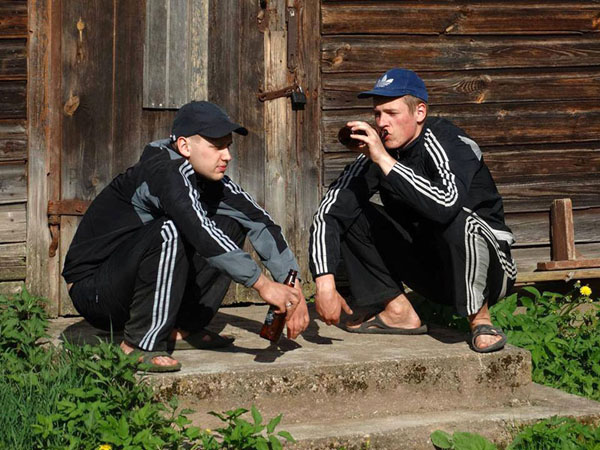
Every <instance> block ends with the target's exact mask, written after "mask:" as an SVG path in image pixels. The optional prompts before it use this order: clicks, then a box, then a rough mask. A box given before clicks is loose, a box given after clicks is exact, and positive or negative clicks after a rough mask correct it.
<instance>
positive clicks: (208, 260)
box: [63, 101, 308, 372]
mask: <svg viewBox="0 0 600 450" xmlns="http://www.w3.org/2000/svg"><path fill="white" fill-rule="evenodd" d="M233 132H235V133H238V134H241V135H244V136H245V135H247V134H248V130H246V128H244V127H242V126H241V125H239V124H236V123H234V122H232V121H231V120H230V119H229V117H228V116H227V114H226V113H225V112H224V111H223V110H222V109H221V108H219V107H218V106H217V105H214V104H212V103H209V102H205V101H201V102H191V103H188V104H186V105H184V106H183V107H181V109H180V110H179V111H178V112H177V115H176V117H175V120H174V122H173V127H172V134H171V137H170V139H165V140H161V141H156V142H152V143H150V144H149V145H147V146H146V148H145V149H144V152H143V154H142V156H141V158H140V161H139V162H138V163H137V164H136V165H134V166H133V167H130V168H129V169H127V171H126V172H125V173H123V174H120V175H118V176H117V177H116V178H115V179H114V180H113V181H112V182H111V183H110V184H109V185H108V186H107V187H106V188H105V189H104V190H103V191H102V192H101V193H100V194H99V195H98V197H97V198H96V199H95V200H94V201H93V202H92V204H91V205H90V207H89V209H88V211H87V212H86V214H85V216H84V217H83V220H82V221H81V224H80V225H79V228H78V229H77V233H76V234H75V237H74V239H73V242H72V243H71V246H70V248H69V252H68V253H67V257H66V260H65V267H64V270H63V276H64V278H65V281H66V282H67V283H68V288H69V293H70V296H71V298H72V300H73V304H74V306H75V308H76V309H77V311H79V313H80V314H81V315H82V316H83V317H85V318H86V319H87V320H88V321H89V322H90V323H91V324H92V325H94V326H95V327H97V328H100V329H104V330H111V329H112V330H120V329H123V330H124V336H125V339H124V341H123V342H122V343H121V348H122V349H123V351H124V352H125V353H131V352H133V351H135V352H138V353H139V355H140V360H141V361H142V362H143V367H142V368H143V369H144V370H147V371H156V372H164V371H175V370H179V368H180V367H181V364H180V363H179V362H177V361H176V360H175V359H173V358H172V357H170V356H169V354H168V353H166V350H167V349H172V348H174V349H191V348H216V347H223V346H226V345H229V344H230V343H231V342H232V339H230V338H225V337H222V336H219V335H217V334H215V333H210V332H208V331H207V330H204V327H205V326H206V325H207V324H208V323H209V322H210V321H211V319H212V318H213V316H214V315H215V314H216V311H217V309H218V308H219V306H220V304H221V302H222V300H223V298H224V296H225V293H226V291H227V289H228V286H229V284H230V282H231V279H233V280H235V281H236V282H238V283H242V284H244V285H245V286H247V287H252V288H254V289H255V290H256V291H257V292H258V294H259V295H260V296H261V297H262V298H263V299H264V300H265V301H266V302H267V303H269V304H270V305H275V306H276V307H277V310H278V312H281V313H286V314H287V317H286V320H287V329H288V337H290V338H292V339H294V338H296V337H297V336H298V335H299V334H300V333H301V332H302V331H304V329H306V327H307V325H308V311H307V307H306V302H305V300H304V296H303V295H302V292H301V290H300V286H299V284H297V285H296V287H295V288H292V287H289V286H286V285H284V284H282V283H281V282H282V281H283V280H284V279H285V277H286V275H287V273H288V271H289V270H290V269H294V270H298V263H297V262H296V259H295V257H294V255H293V254H292V252H291V250H290V249H289V248H288V246H287V243H286V241H285V239H284V237H283V235H282V234H281V229H280V227H279V226H277V225H276V224H275V223H274V222H273V221H272V219H271V217H270V216H269V215H268V214H267V212H266V211H265V210H264V209H262V208H261V207H260V206H259V205H258V204H257V203H256V202H255V201H254V200H253V199H252V197H251V196H250V195H248V194H247V193H246V192H244V191H243V190H242V189H241V188H240V187H239V186H238V185H236V184H235V183H234V182H233V181H232V180H231V179H229V177H227V176H226V175H225V171H226V169H227V165H228V163H229V161H231V154H230V153H229V147H230V145H231V143H232V133H233ZM246 236H248V237H249V239H250V241H251V243H252V245H253V247H254V248H255V250H256V251H257V253H258V254H259V255H260V257H261V260H262V261H263V263H264V264H265V265H266V267H267V268H268V269H269V271H270V272H271V275H272V276H273V279H274V280H276V282H273V281H270V280H269V279H268V278H267V277H265V276H264V275H263V274H262V273H261V270H260V268H259V267H258V265H257V264H256V262H254V260H253V259H252V258H251V257H250V255H249V254H248V253H246V252H244V251H242V250H241V248H240V247H241V246H242V244H243V242H244V239H245V237H246Z"/></svg>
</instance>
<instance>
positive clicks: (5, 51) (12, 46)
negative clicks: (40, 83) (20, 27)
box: [0, 39, 27, 80]
mask: <svg viewBox="0 0 600 450" xmlns="http://www.w3.org/2000/svg"><path fill="white" fill-rule="evenodd" d="M26 44H27V41H26V40H25V39H8V40H0V61H2V64H0V80H25V79H27V49H26Z"/></svg>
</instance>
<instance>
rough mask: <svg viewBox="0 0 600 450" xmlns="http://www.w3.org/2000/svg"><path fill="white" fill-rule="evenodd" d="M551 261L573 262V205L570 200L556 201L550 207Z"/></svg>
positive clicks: (574, 256)
mask: <svg viewBox="0 0 600 450" xmlns="http://www.w3.org/2000/svg"><path fill="white" fill-rule="evenodd" d="M550 218H551V235H552V260H553V261H564V260H570V261H572V260H575V259H576V258H577V256H576V254H575V228H574V226H573V203H572V202H571V199H570V198H561V199H556V200H554V201H553V202H552V206H551V207H550Z"/></svg>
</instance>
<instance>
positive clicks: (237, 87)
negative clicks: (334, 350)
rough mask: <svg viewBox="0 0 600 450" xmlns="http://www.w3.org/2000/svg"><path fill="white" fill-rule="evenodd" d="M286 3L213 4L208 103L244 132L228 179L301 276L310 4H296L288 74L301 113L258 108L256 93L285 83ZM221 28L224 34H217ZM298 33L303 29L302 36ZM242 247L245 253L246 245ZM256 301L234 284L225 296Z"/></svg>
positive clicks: (307, 185)
mask: <svg viewBox="0 0 600 450" xmlns="http://www.w3.org/2000/svg"><path fill="white" fill-rule="evenodd" d="M288 4H290V2H286V1H285V0H272V1H269V2H255V1H248V0H245V1H241V2H240V1H239V0H213V1H212V2H211V5H210V17H209V23H210V24H214V26H211V27H210V28H209V42H210V43H211V45H210V53H209V71H208V95H209V100H211V101H213V102H216V103H218V104H220V105H222V106H223V107H224V108H225V109H226V110H227V111H228V112H229V114H230V115H231V116H232V117H233V118H236V119H237V120H238V121H239V122H240V123H241V124H243V125H244V126H245V127H246V128H248V130H249V134H248V136H245V137H239V136H235V135H234V146H233V149H232V153H233V161H232V163H231V164H230V169H228V174H229V176H231V178H232V179H233V180H235V181H236V182H237V183H239V184H240V185H241V186H242V187H243V188H244V189H245V190H246V191H248V192H249V193H250V194H251V195H252V196H253V197H254V198H255V199H256V201H257V202H258V203H259V204H260V205H261V206H263V207H265V208H266V209H267V211H268V212H269V213H270V214H271V216H272V217H273V218H274V220H275V221H276V222H277V223H278V224H280V225H281V227H282V229H283V231H284V234H285V236H286V239H287V241H288V244H289V245H290V247H291V248H292V249H293V250H294V252H295V254H296V256H297V257H298V260H299V263H300V266H301V270H302V277H303V279H304V280H307V279H308V255H307V253H308V249H307V243H308V229H309V227H310V221H311V217H312V214H313V212H314V210H315V208H316V206H317V204H318V194H319V193H318V189H316V187H317V186H318V185H319V184H320V181H319V177H320V173H319V164H320V151H319V145H318V140H317V139H318V134H317V133H315V130H316V129H318V117H319V110H318V104H319V103H318V96H317V94H318V91H319V87H320V86H319V84H318V76H319V67H318V64H317V61H318V58H319V48H318V41H319V34H318V33H315V32H313V31H312V30H314V27H315V24H318V21H319V6H320V5H319V3H318V2H313V1H310V2H298V4H300V8H299V15H300V20H301V26H300V34H299V47H298V67H297V70H296V77H297V81H298V83H299V84H301V85H302V86H303V88H304V90H305V92H306V94H307V97H308V99H309V102H308V104H307V105H306V108H305V110H304V111H292V110H291V107H290V100H289V99H287V98H281V99H277V100H273V101H269V102H266V103H261V102H260V101H259V100H258V98H257V94H258V93H259V90H266V91H268V90H275V89H279V88H281V87H284V86H288V85H290V84H292V83H293V81H294V80H293V76H292V74H291V73H290V72H289V71H288V68H287V51H286V50H287V48H286V43H287V30H286V24H285V9H286V7H287V5H288ZM223 30H227V32H223ZM304 30H311V33H305V32H303V31H304ZM247 249H248V250H249V248H248V247H247ZM234 297H235V298H236V299H237V300H238V301H239V300H256V299H257V297H256V295H255V293H254V291H252V290H248V289H244V288H243V287H242V286H239V285H236V286H234V287H233V288H232V290H231V291H230V293H229V295H228V299H233V298H234Z"/></svg>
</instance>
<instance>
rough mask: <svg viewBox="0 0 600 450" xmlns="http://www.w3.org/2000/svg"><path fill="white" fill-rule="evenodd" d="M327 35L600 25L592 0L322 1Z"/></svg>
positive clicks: (586, 29) (579, 29) (539, 30)
mask: <svg viewBox="0 0 600 450" xmlns="http://www.w3.org/2000/svg"><path fill="white" fill-rule="evenodd" d="M321 16H322V25H321V30H322V32H323V34H325V35H328V34H407V33H411V34H412V33H415V34H448V35H460V34H469V35H472V34H558V33H591V32H597V31H598V30H599V25H598V4H597V3H594V2H590V1H583V2H581V1H573V2H562V3H558V4H557V3H553V2H549V3H539V4H534V3H524V2H522V1H507V2H498V1H496V2H485V3H483V4H481V3H480V4H473V2H465V1H463V2H452V3H450V2H440V1H427V2H414V1H411V2H403V1H394V2H389V1H387V2H382V1H362V2H356V1H344V2H323V5H322V7H321Z"/></svg>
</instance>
